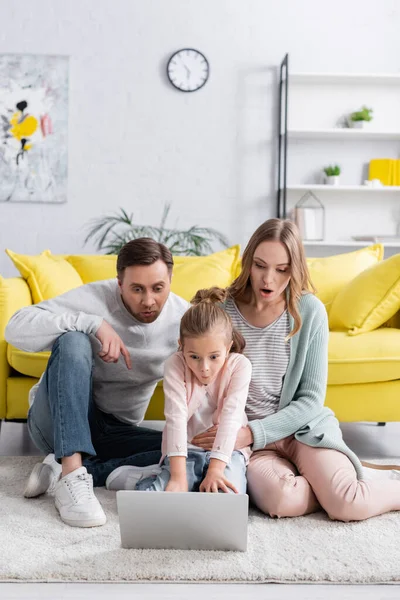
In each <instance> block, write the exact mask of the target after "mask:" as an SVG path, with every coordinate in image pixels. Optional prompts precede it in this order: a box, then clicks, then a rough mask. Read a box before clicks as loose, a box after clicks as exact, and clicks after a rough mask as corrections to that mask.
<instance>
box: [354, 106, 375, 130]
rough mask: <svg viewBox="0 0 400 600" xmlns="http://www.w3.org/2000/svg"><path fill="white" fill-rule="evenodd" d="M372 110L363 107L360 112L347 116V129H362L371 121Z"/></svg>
mask: <svg viewBox="0 0 400 600" xmlns="http://www.w3.org/2000/svg"><path fill="white" fill-rule="evenodd" d="M372 113H373V109H372V108H368V107H367V106H363V107H362V108H361V110H358V111H356V112H352V113H351V114H350V115H349V120H348V121H349V127H352V128H353V129H364V128H365V127H366V126H367V125H368V124H369V123H370V122H371V121H372Z"/></svg>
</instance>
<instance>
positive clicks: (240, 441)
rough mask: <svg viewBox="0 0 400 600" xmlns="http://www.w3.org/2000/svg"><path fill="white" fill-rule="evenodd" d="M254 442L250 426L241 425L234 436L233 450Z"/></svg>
mask: <svg viewBox="0 0 400 600" xmlns="http://www.w3.org/2000/svg"><path fill="white" fill-rule="evenodd" d="M253 442H254V438H253V432H252V431H251V429H250V427H248V426H247V427H241V428H240V429H239V433H238V434H237V436H236V443H235V450H240V449H241V448H246V446H250V445H251V444H252V443H253Z"/></svg>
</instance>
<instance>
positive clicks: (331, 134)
mask: <svg viewBox="0 0 400 600" xmlns="http://www.w3.org/2000/svg"><path fill="white" fill-rule="evenodd" d="M287 135H288V136H289V138H291V139H300V140H301V139H307V138H309V139H332V140H335V139H337V140H345V139H348V140H352V139H353V140H362V139H364V140H399V141H400V131H375V130H374V129H345V128H342V129H340V128H339V127H336V128H332V129H314V130H313V129H289V130H288V131H287Z"/></svg>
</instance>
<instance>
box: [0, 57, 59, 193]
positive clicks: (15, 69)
mask: <svg viewBox="0 0 400 600" xmlns="http://www.w3.org/2000/svg"><path fill="white" fill-rule="evenodd" d="M0 122H1V127H0V202H10V203H11V202H12V203H16V202H40V203H46V202H50V203H61V202H66V201H67V168H68V165H67V157H68V147H67V131H68V57H67V56H47V55H36V54H0Z"/></svg>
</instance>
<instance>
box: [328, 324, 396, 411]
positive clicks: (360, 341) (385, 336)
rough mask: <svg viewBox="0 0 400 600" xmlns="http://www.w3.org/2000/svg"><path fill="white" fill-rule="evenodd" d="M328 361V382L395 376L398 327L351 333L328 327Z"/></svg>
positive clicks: (387, 378)
mask: <svg viewBox="0 0 400 600" xmlns="http://www.w3.org/2000/svg"><path fill="white" fill-rule="evenodd" d="M328 362H329V368H328V384H329V385H341V384H348V383H373V382H378V381H392V380H396V379H399V373H400V330H399V329H390V328H389V327H381V328H380V329H375V331H370V332H369V333H364V334H363V335H358V336H353V337H350V336H349V335H347V333H346V332H344V331H331V332H330V334H329V348H328ZM376 401H377V402H379V398H377V399H376Z"/></svg>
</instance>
